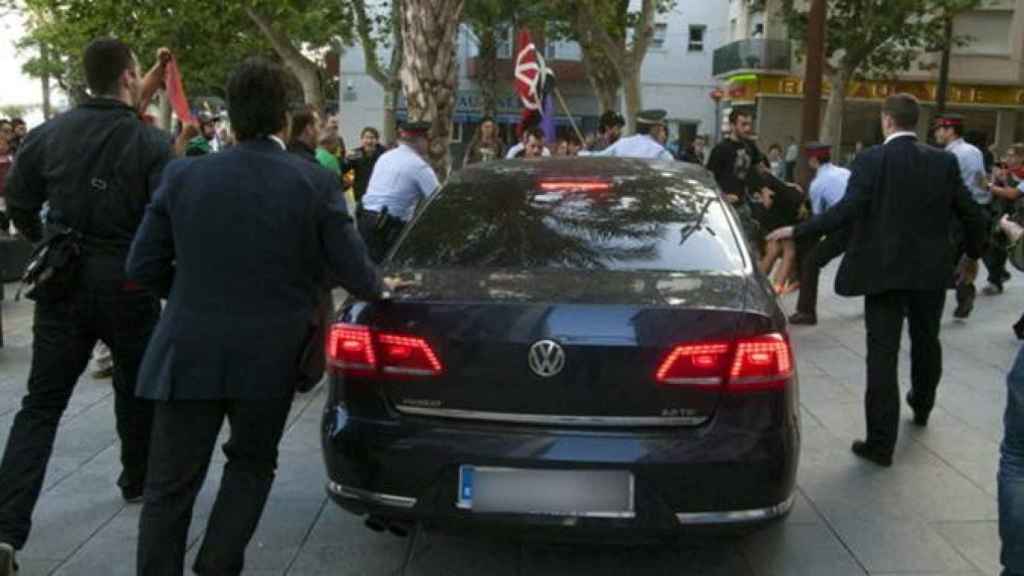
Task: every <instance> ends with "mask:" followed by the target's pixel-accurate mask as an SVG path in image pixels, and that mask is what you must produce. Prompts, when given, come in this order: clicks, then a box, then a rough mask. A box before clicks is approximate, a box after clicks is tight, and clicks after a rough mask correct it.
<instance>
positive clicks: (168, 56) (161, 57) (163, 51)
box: [156, 47, 174, 66]
mask: <svg viewBox="0 0 1024 576" xmlns="http://www.w3.org/2000/svg"><path fill="white" fill-rule="evenodd" d="M172 59H174V54H173V53H172V52H171V49H170V48H166V47H161V48H158V49H157V51H156V61H157V62H158V63H159V64H160V65H161V66H166V65H168V64H170V62H171V60H172Z"/></svg>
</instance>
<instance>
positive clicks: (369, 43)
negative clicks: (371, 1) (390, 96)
mask: <svg viewBox="0 0 1024 576" xmlns="http://www.w3.org/2000/svg"><path fill="white" fill-rule="evenodd" d="M397 3H398V0H392V5H395V4H397ZM349 5H350V6H352V11H353V12H354V13H355V15H356V33H357V34H359V44H361V45H362V47H363V59H364V60H366V73H367V74H369V75H370V78H373V79H374V80H375V81H376V82H377V83H378V84H380V85H381V86H385V87H386V86H387V85H388V83H389V81H390V80H391V79H392V78H394V76H389V75H388V74H385V73H384V69H383V68H382V67H381V64H380V58H379V57H378V56H377V40H376V39H375V38H374V37H373V23H372V22H371V21H370V17H369V16H367V14H366V2H365V0H349ZM391 59H392V60H394V55H393V53H392V57H391ZM389 72H390V70H389Z"/></svg>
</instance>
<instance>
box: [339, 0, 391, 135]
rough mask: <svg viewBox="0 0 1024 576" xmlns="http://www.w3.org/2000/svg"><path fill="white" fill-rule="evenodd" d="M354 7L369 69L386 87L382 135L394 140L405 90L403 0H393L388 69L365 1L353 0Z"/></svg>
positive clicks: (357, 30)
mask: <svg viewBox="0 0 1024 576" xmlns="http://www.w3.org/2000/svg"><path fill="white" fill-rule="evenodd" d="M351 6H352V8H353V11H354V12H355V16H356V32H357V33H358V34H359V43H360V44H361V45H362V47H363V59H364V60H365V61H366V72H367V74H369V75H370V78H373V80H374V81H375V82H377V84H379V85H380V87H381V88H383V89H384V126H383V132H382V134H383V137H384V142H386V143H389V144H390V143H391V142H394V141H395V137H396V136H397V131H398V120H397V117H396V116H397V115H396V109H397V108H398V96H399V94H400V93H401V90H402V83H401V80H400V79H399V77H398V76H399V71H400V70H401V68H402V59H403V54H402V52H403V47H402V32H401V30H400V28H401V26H400V21H401V16H402V9H403V0H392V1H391V61H390V62H389V63H388V67H387V70H385V69H384V68H383V67H382V66H381V62H380V58H378V57H377V40H376V39H375V38H374V36H373V26H374V24H373V20H371V19H370V17H369V15H368V14H367V12H366V3H365V1H364V0H351Z"/></svg>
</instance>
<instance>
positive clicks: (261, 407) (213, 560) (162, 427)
mask: <svg viewBox="0 0 1024 576" xmlns="http://www.w3.org/2000/svg"><path fill="white" fill-rule="evenodd" d="M291 404H292V398H291V397H287V398H277V399H271V400H170V401H166V402H157V403H156V413H155V416H154V421H153V444H152V446H151V449H150V461H149V476H148V477H147V478H146V497H145V504H144V505H143V507H142V515H141V517H140V519H139V548H138V574H139V575H140V576H165V575H166V576H181V574H182V572H183V570H184V565H185V548H186V546H187V541H188V528H189V524H191V522H192V506H193V505H194V504H195V501H196V495H197V494H199V490H200V488H202V486H203V481H204V480H205V479H206V472H207V470H208V469H209V467H210V457H211V456H212V454H213V448H214V445H215V444H216V442H217V435H218V433H219V432H220V428H221V425H222V424H223V423H224V419H225V418H227V420H228V423H229V424H230V426H231V436H230V439H229V440H228V441H227V443H225V444H224V447H223V450H224V455H225V456H227V464H225V465H224V475H223V477H222V478H221V483H220V490H219V491H218V492H217V499H216V501H215V502H214V505H213V512H212V513H211V514H210V519H209V521H208V522H207V525H206V535H205V536H204V537H203V542H202V545H201V547H200V549H199V555H198V556H197V557H196V561H195V565H194V566H193V567H192V569H193V570H194V571H195V573H196V574H203V575H210V576H222V575H228V574H232V575H233V574H241V572H242V568H243V566H244V564H245V548H246V546H248V544H249V540H250V539H251V538H252V535H253V532H255V531H256V526H257V525H258V524H259V521H260V516H262V515H263V507H264V506H265V505H266V503H267V496H268V495H269V494H270V488H271V485H272V484H273V482H274V474H275V471H276V470H277V446H278V443H280V441H281V435H282V433H283V432H284V425H285V422H286V421H287V419H288V411H289V409H290V408H291Z"/></svg>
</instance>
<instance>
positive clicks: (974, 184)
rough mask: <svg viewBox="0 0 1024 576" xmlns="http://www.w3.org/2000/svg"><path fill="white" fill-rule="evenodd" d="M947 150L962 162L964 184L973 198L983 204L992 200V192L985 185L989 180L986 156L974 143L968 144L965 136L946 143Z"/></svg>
mask: <svg viewBox="0 0 1024 576" xmlns="http://www.w3.org/2000/svg"><path fill="white" fill-rule="evenodd" d="M946 151H947V152H952V153H953V155H954V156H956V161H957V162H958V163H959V164H960V177H961V178H963V180H964V185H965V186H967V189H968V190H969V191H970V192H971V198H973V199H974V201H975V202H976V203H978V204H981V205H982V206H987V205H988V204H990V203H991V202H992V192H991V191H989V189H988V188H987V187H986V186H985V182H986V180H987V178H986V176H987V174H986V172H985V158H984V156H982V155H981V150H978V148H977V147H975V146H974V145H972V144H968V143H967V142H966V141H964V139H963V138H957V139H956V140H954V141H952V142H950V143H949V144H947V145H946Z"/></svg>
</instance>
